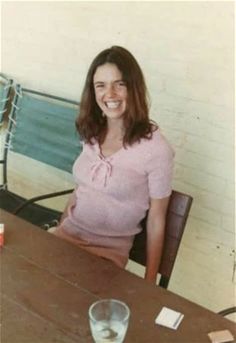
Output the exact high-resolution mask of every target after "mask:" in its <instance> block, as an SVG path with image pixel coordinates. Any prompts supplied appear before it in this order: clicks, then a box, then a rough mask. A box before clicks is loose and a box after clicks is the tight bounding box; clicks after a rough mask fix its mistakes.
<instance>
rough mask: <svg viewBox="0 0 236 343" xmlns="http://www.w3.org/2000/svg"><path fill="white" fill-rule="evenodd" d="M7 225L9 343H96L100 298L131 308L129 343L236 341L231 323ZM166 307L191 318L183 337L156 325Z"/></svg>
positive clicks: (22, 225)
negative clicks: (217, 334)
mask: <svg viewBox="0 0 236 343" xmlns="http://www.w3.org/2000/svg"><path fill="white" fill-rule="evenodd" d="M0 218H1V219H0V221H1V222H2V223H4V224H5V244H4V247H3V248H1V252H0V256H1V280H2V281H1V307H2V332H1V342H2V343H79V342H81V343H83V342H84V343H90V342H93V340H92V338H91V335H90V329H89V323H88V308H89V306H90V305H91V304H92V303H93V302H94V301H96V300H98V299H100V298H116V299H119V300H122V301H124V302H126V303H127V305H128V306H129V308H130V310H131V318H130V324H129V328H128V332H127V335H126V338H125V343H135V342H137V343H149V342H150V343H154V342H158V343H209V342H210V340H209V338H208V336H207V334H208V333H209V332H211V331H218V330H225V329H229V330H230V331H231V333H232V334H233V335H234V336H235V337H236V325H235V324H234V323H233V322H232V321H229V320H228V319H225V318H223V317H221V316H220V315H218V314H214V313H213V312H211V311H209V310H207V309H205V308H203V307H201V306H199V305H196V304H194V303H192V302H190V301H188V300H186V299H184V298H183V297H180V296H178V295H176V294H174V293H172V292H170V291H168V290H165V289H162V288H161V287H158V286H155V285H152V284H149V283H148V282H146V281H145V280H143V279H141V278H139V277H138V276H136V275H133V274H132V273H130V272H128V271H126V270H122V269H120V268H118V267H116V266H114V265H113V264H112V263H111V262H109V261H106V260H104V259H102V258H98V257H96V256H93V255H91V254H89V253H87V252H85V251H83V250H82V249H79V248H78V247H76V246H73V245H72V244H70V243H68V242H66V241H63V240H62V239H60V238H57V237H55V236H54V235H52V234H49V233H47V232H45V231H43V230H41V229H40V228H38V227H36V226H34V225H32V224H30V223H28V222H26V221H24V220H22V219H20V218H18V217H16V216H14V215H11V214H9V213H7V212H5V211H3V210H1V212H0ZM163 306H166V307H168V308H171V309H173V310H175V311H178V312H181V313H183V314H184V319H183V321H182V322H181V324H180V326H179V328H178V329H177V330H172V329H169V328H166V327H161V326H159V325H156V324H155V323H154V321H155V318H156V316H157V314H158V313H159V312H160V310H161V309H162V307H163Z"/></svg>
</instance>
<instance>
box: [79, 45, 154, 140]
mask: <svg viewBox="0 0 236 343" xmlns="http://www.w3.org/2000/svg"><path fill="white" fill-rule="evenodd" d="M105 63H112V64H115V65H116V66H117V68H118V69H119V70H120V72H121V74H122V78H123V81H124V82H125V83H126V85H127V91H128V106H127V109H126V112H125V114H124V117H123V118H124V128H125V135H124V139H123V144H124V145H126V144H128V145H131V144H133V143H135V142H137V141H139V140H140V139H141V138H151V136H152V132H153V131H154V130H155V129H156V128H157V125H156V124H155V123H154V122H152V121H151V120H150V119H149V115H148V112H149V109H148V96H147V88H146V84H145V80H144V76H143V73H142V70H141V68H140V66H139V64H138V62H137V61H136V59H135V58H134V56H133V55H132V54H131V53H130V52H129V51H128V50H126V49H124V48H122V47H119V46H112V47H111V48H110V49H106V50H103V51H102V52H100V53H99V54H98V55H97V56H96V57H95V59H94V60H93V62H92V64H91V66H90V68H89V70H88V74H87V78H86V81H85V86H84V89H83V93H82V97H81V103H80V113H79V116H78V118H77V120H76V127H77V130H78V132H79V134H80V136H81V138H82V139H84V140H85V142H89V143H91V142H92V139H93V138H95V139H96V140H98V141H99V142H100V143H102V141H103V140H104V138H105V135H106V131H107V123H106V117H104V116H103V115H102V110H101V109H100V107H99V106H98V105H97V103H96V99H95V91H94V85H93V77H94V74H95V72H96V70H97V68H98V67H99V66H101V65H103V64H105Z"/></svg>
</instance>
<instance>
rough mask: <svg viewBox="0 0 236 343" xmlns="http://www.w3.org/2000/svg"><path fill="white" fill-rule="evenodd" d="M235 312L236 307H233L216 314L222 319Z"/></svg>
mask: <svg viewBox="0 0 236 343" xmlns="http://www.w3.org/2000/svg"><path fill="white" fill-rule="evenodd" d="M235 312H236V306H233V307H229V308H226V309H224V310H222V311H220V312H218V314H220V315H221V316H223V317H226V316H228V315H230V314H232V313H235Z"/></svg>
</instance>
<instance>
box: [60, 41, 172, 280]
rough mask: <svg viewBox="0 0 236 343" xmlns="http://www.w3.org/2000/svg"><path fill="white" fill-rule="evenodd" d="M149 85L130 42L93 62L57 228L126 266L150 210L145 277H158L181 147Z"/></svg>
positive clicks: (87, 80) (68, 236) (65, 237)
mask: <svg viewBox="0 0 236 343" xmlns="http://www.w3.org/2000/svg"><path fill="white" fill-rule="evenodd" d="M146 93H147V92H146V86H145V81H144V77H143V74H142V71H141V69H140V67H139V65H138V63H137V61H136V60H135V58H134V57H133V56H132V55H131V53H130V52H128V51H127V50H126V49H124V48H122V47H118V46H113V47H111V48H110V49H106V50H104V51H102V52H101V53H100V54H99V55H98V56H97V57H96V58H95V59H94V61H93V62H92V64H91V66H90V68H89V71H88V75H87V78H86V82H85V87H84V90H83V94H82V99H81V107H80V115H79V117H78V119H77V121H76V127H77V130H78V132H79V134H80V136H81V137H82V139H83V141H84V146H83V152H82V153H81V155H80V156H79V157H78V159H77V160H76V162H75V164H74V166H73V175H74V178H75V182H76V184H77V186H76V188H75V190H74V193H73V194H72V196H71V198H70V200H69V202H68V205H67V207H66V209H65V212H64V214H63V216H62V219H61V223H60V225H59V226H58V227H57V229H56V231H55V234H56V235H57V236H59V237H62V238H64V239H67V240H69V241H71V242H72V243H74V244H78V245H79V246H81V247H82V248H84V249H86V250H87V251H89V252H92V253H94V254H96V255H99V256H101V257H104V258H107V259H110V260H112V261H113V262H114V263H115V264H117V265H118V266H120V267H125V265H126V263H127V261H128V256H129V251H130V249H131V247H132V243H133V239H134V236H135V235H136V234H137V233H138V232H140V231H141V227H140V225H139V223H140V221H141V220H142V218H143V217H144V216H145V214H146V211H147V210H149V212H148V220H147V264H146V272H145V278H146V280H149V281H152V282H155V281H156V276H157V272H158V268H159V264H160V259H161V253H162V247H163V239H164V230H165V216H166V210H167V206H168V201H169V196H170V194H171V178H172V167H173V155H174V154H173V150H172V148H171V147H170V146H169V144H168V143H167V141H166V140H165V138H164V137H163V136H162V134H161V133H160V130H159V128H158V126H157V125H156V124H155V123H154V122H152V121H150V119H149V117H148V104H147V94H146Z"/></svg>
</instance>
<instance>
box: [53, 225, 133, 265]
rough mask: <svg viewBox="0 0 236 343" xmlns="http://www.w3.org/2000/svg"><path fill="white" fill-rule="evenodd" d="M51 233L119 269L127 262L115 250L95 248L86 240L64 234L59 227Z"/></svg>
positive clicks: (124, 257)
mask: <svg viewBox="0 0 236 343" xmlns="http://www.w3.org/2000/svg"><path fill="white" fill-rule="evenodd" d="M51 233H53V234H54V235H56V236H57V237H60V238H62V239H65V240H66V241H68V242H70V243H72V244H74V245H77V246H79V247H80V248H81V249H84V250H86V251H88V252H89V253H91V254H94V255H96V256H99V257H103V258H105V259H107V260H110V261H112V262H113V263H115V264H116V265H117V266H118V267H120V268H125V266H126V264H127V262H128V257H127V256H123V255H121V254H119V253H117V251H116V250H115V249H113V248H110V247H101V246H96V245H95V244H91V243H90V242H88V241H86V240H82V239H80V238H78V237H72V236H70V235H68V234H66V232H65V231H64V230H63V227H61V226H58V227H56V228H55V230H51Z"/></svg>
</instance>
